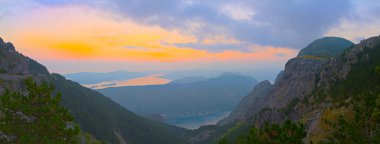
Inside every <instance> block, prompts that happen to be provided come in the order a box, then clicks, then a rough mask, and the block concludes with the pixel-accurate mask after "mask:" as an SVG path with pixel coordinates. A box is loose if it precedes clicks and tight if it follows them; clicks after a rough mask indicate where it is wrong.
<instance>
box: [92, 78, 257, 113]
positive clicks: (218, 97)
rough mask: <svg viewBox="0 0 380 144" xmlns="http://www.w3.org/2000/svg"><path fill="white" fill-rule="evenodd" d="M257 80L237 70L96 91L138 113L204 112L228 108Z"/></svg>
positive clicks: (232, 106)
mask: <svg viewBox="0 0 380 144" xmlns="http://www.w3.org/2000/svg"><path fill="white" fill-rule="evenodd" d="M256 83H257V81H256V80H255V79H254V78H252V77H250V76H244V75H242V74H238V73H224V74H222V75H220V76H218V77H216V78H209V79H205V78H201V77H189V78H184V79H180V80H176V81H173V82H171V83H169V84H164V85H148V86H126V87H113V88H106V89H99V90H98V91H99V92H100V93H102V94H104V95H106V96H108V97H110V98H111V99H112V100H114V101H116V102H117V103H119V104H121V105H122V106H124V107H126V108H128V109H130V110H132V111H134V112H136V113H139V114H141V115H151V114H163V115H166V116H169V117H172V116H174V117H175V116H176V115H197V114H208V113H213V112H220V111H231V110H232V109H233V108H234V107H235V106H236V104H237V103H238V102H239V100H240V99H241V98H242V97H243V96H245V95H246V94H248V93H249V92H250V91H251V90H252V89H253V87H254V86H255V85H256Z"/></svg>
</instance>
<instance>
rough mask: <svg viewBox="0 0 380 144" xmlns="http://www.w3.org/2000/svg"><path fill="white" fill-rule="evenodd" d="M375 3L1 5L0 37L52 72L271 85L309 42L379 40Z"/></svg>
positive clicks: (75, 0) (55, 0)
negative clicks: (210, 76) (165, 74)
mask: <svg viewBox="0 0 380 144" xmlns="http://www.w3.org/2000/svg"><path fill="white" fill-rule="evenodd" d="M379 16H380V2H379V1H378V0H265V1H264V0H0V37H2V38H3V39H4V41H9V42H12V43H13V44H14V45H15V46H16V49H17V50H18V51H19V52H21V53H23V54H24V55H27V56H29V57H31V58H33V59H35V60H37V61H39V62H40V63H42V64H44V65H45V66H46V67H47V68H48V69H49V70H50V71H51V72H57V73H61V74H65V73H73V72H83V71H90V72H107V71H116V70H128V71H191V72H192V71H217V72H241V73H244V74H249V75H252V76H254V77H255V78H256V79H258V80H264V79H269V80H273V79H274V78H275V76H276V75H277V73H278V72H279V71H281V70H282V69H284V65H285V63H286V61H287V60H289V59H290V58H292V57H295V56H296V55H297V53H298V51H299V50H300V49H302V48H304V47H306V46H307V44H309V43H310V42H312V41H313V40H315V39H318V38H321V37H324V36H337V37H343V38H346V39H348V40H351V41H353V42H355V43H357V42H359V41H360V40H362V39H365V38H368V37H371V36H376V35H379V34H380V19H378V17H379Z"/></svg>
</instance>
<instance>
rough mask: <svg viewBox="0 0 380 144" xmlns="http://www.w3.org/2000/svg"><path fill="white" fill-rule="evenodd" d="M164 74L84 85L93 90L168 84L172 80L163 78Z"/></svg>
mask: <svg viewBox="0 0 380 144" xmlns="http://www.w3.org/2000/svg"><path fill="white" fill-rule="evenodd" d="M161 76H163V74H152V75H148V76H145V77H140V78H134V79H128V80H115V81H106V82H100V83H96V84H86V85H83V86H85V87H88V88H92V89H103V88H107V87H121V86H141V85H158V84H167V83H169V82H170V81H171V80H169V79H165V78H161Z"/></svg>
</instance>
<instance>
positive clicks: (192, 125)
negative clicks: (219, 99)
mask: <svg viewBox="0 0 380 144" xmlns="http://www.w3.org/2000/svg"><path fill="white" fill-rule="evenodd" d="M230 113H231V111H224V112H216V113H212V114H208V115H198V116H183V117H176V118H171V119H168V120H167V121H166V122H167V123H169V124H172V125H176V126H179V127H183V128H187V129H197V128H199V127H201V126H204V125H215V124H216V123H218V121H220V120H222V119H223V118H226V117H227V116H228V115H229V114H230Z"/></svg>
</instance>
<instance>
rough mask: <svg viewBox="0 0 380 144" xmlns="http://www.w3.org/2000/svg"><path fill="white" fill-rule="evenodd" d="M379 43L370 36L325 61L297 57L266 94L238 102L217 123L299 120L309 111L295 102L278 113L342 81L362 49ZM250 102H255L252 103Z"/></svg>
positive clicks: (287, 64)
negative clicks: (248, 120) (319, 89)
mask: <svg viewBox="0 0 380 144" xmlns="http://www.w3.org/2000/svg"><path fill="white" fill-rule="evenodd" d="M379 43H380V37H373V38H369V39H367V40H364V41H362V42H361V43H360V44H358V45H355V46H353V47H352V48H351V49H349V50H347V51H344V52H343V54H341V56H340V57H330V58H327V59H315V58H305V57H296V58H293V59H290V60H289V61H288V62H287V63H286V65H285V70H284V71H283V72H281V73H280V74H279V76H278V77H277V78H276V82H275V84H274V85H273V86H271V87H272V88H271V90H270V92H268V94H265V95H264V96H261V97H254V96H252V95H249V96H247V97H246V98H244V99H243V100H242V101H241V102H240V104H239V106H238V107H237V109H236V110H235V111H234V112H233V113H231V114H230V116H229V117H228V118H226V119H225V120H223V121H221V122H220V124H225V123H230V122H233V121H234V120H240V119H241V120H247V119H248V118H253V119H254V120H255V122H256V123H255V124H256V125H262V124H263V123H264V122H275V123H276V122H282V121H284V120H285V119H292V120H299V119H300V118H301V117H302V116H303V115H304V114H306V113H308V110H310V109H312V108H310V107H304V106H303V107H302V106H301V105H300V104H297V103H295V105H294V106H293V107H291V108H290V109H291V111H290V112H289V113H287V114H284V113H283V112H281V110H283V109H286V108H289V104H290V103H291V102H292V101H294V100H296V102H297V101H298V100H302V99H303V98H305V97H306V96H309V95H311V94H312V93H313V91H314V90H316V89H317V88H323V89H328V88H329V87H330V84H331V83H332V82H334V81H335V80H337V79H342V78H345V77H346V76H347V74H348V73H349V71H350V69H351V65H352V64H354V63H356V62H357V61H358V55H359V54H360V52H362V51H363V48H365V47H373V46H375V45H376V44H379ZM255 91H257V90H256V88H255V90H254V91H253V92H252V93H254V92H255ZM252 99H255V101H254V102H252V101H253V100H252ZM247 105H249V106H247ZM248 107H249V108H248ZM319 107H320V108H321V109H323V108H327V107H329V104H328V103H324V104H322V105H320V106H319ZM318 117H319V115H316V117H313V118H312V119H314V121H315V120H316V119H318ZM314 121H311V122H310V123H313V122H314Z"/></svg>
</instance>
